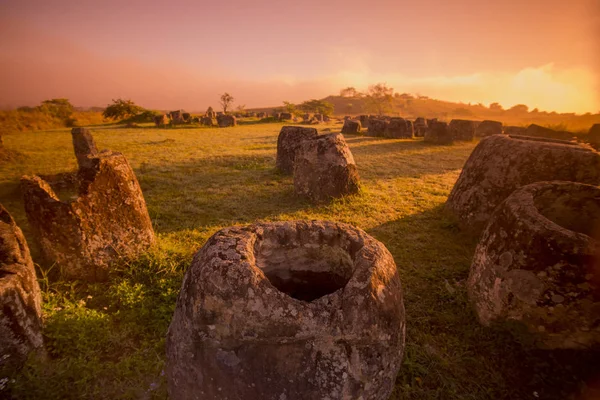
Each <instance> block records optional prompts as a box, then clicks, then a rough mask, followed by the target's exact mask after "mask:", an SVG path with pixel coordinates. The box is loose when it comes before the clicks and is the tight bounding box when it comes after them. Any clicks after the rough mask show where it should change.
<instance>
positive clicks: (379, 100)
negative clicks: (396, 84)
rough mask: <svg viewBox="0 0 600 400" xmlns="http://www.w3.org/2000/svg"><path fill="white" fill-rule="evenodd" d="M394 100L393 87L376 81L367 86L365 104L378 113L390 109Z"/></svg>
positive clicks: (383, 112) (380, 113) (381, 113)
mask: <svg viewBox="0 0 600 400" xmlns="http://www.w3.org/2000/svg"><path fill="white" fill-rule="evenodd" d="M393 101H394V89H393V88H391V87H388V86H387V84H386V83H378V84H376V85H371V86H369V91H368V92H367V104H368V106H369V108H371V109H372V110H373V111H375V112H377V114H378V115H383V114H385V112H386V111H390V110H391V108H392V104H393Z"/></svg>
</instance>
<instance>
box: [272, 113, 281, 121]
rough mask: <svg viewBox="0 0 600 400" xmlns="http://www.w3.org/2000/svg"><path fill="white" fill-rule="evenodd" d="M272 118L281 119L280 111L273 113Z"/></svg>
mask: <svg viewBox="0 0 600 400" xmlns="http://www.w3.org/2000/svg"><path fill="white" fill-rule="evenodd" d="M273 118H275V119H276V120H280V119H281V113H273Z"/></svg>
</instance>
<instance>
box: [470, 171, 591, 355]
mask: <svg viewBox="0 0 600 400" xmlns="http://www.w3.org/2000/svg"><path fill="white" fill-rule="evenodd" d="M599 233H600V188H598V187H596V186H591V185H584V184H579V183H573V182H538V183H534V184H531V185H527V186H524V187H522V188H520V189H517V190H516V191H515V192H514V193H513V194H511V195H510V196H509V197H508V198H507V199H506V200H505V201H504V202H503V203H502V204H501V205H500V206H499V207H498V208H497V209H496V211H495V212H494V214H493V215H492V218H491V220H490V223H489V225H488V226H487V228H486V230H485V231H484V233H483V235H482V237H481V241H480V243H479V245H478V246H477V249H476V251H475V257H474V258H473V264H472V266H471V273H470V276H469V281H468V290H469V295H470V298H471V301H472V303H473V304H474V306H475V309H476V311H477V315H478V316H479V319H480V321H481V322H482V323H483V324H485V325H489V324H491V323H493V322H506V321H512V322H515V323H518V324H520V325H523V326H524V327H525V328H526V330H527V331H528V332H529V333H530V334H531V335H532V336H533V337H534V338H535V339H536V340H537V342H538V344H539V345H540V346H542V347H549V348H587V347H593V346H598V345H600V327H598V325H597V324H598V321H600V296H598V293H599V290H600V270H599V269H598V267H600V264H596V263H597V262H598V259H597V257H598V256H599V255H600V241H599V240H598V239H600V237H599V236H598V234H599ZM593 237H595V239H594V238H593Z"/></svg>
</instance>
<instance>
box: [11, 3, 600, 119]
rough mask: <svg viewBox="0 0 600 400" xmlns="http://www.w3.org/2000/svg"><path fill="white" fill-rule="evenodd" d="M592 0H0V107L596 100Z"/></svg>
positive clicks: (564, 106)
mask: <svg viewBox="0 0 600 400" xmlns="http://www.w3.org/2000/svg"><path fill="white" fill-rule="evenodd" d="M599 11H600V2H598V1H597V0H573V1H571V2H566V1H564V0H527V1H522V0H507V1H500V2H494V3H490V2H483V1H475V0H456V1H433V0H425V1H418V2H417V1H399V0H393V1H386V0H371V1H327V0H318V1H316V0H306V1H302V2H293V3H289V4H288V3H287V2H281V1H273V0H257V1H251V2H250V1H240V0H232V1H228V2H219V1H215V2H210V3H209V2H204V1H140V0H131V1H113V0H108V1H102V2H100V1H86V0H78V1H70V0H56V1H6V0H5V1H1V2H0V15H1V16H0V37H1V38H2V39H1V41H0V71H1V72H2V74H0V85H1V87H2V91H1V92H0V106H3V107H14V106H20V105H35V104H37V103H39V102H40V101H41V100H44V99H48V98H56V97H66V98H69V99H70V100H71V102H72V103H74V104H76V105H80V106H103V105H106V104H107V103H109V102H110V101H111V99H113V98H117V97H123V98H131V99H133V100H134V101H136V102H137V103H138V104H140V105H142V106H144V107H148V108H155V109H169V108H184V109H187V110H190V111H194V110H204V109H206V107H208V106H209V105H212V106H217V105H218V96H219V94H220V93H223V92H224V91H228V92H230V93H231V94H233V95H234V97H235V98H236V104H245V105H246V107H259V106H275V105H280V104H281V103H282V101H283V100H287V101H292V102H299V101H303V100H306V99H308V98H319V97H324V96H327V95H330V94H335V93H337V92H338V91H339V89H340V88H342V87H345V86H355V87H356V88H358V89H361V90H364V89H366V88H367V86H368V85H369V84H372V83H377V82H387V84H388V85H389V86H392V87H394V88H395V89H396V91H397V92H400V93H404V92H408V93H413V94H422V95H427V96H429V97H432V98H437V99H442V100H450V101H462V102H465V103H467V102H473V103H478V102H481V103H484V104H486V105H487V104H489V103H491V102H500V103H501V104H502V105H504V106H505V107H510V106H512V105H514V104H519V103H523V104H527V105H528V106H529V107H530V108H535V107H537V108H539V109H540V110H547V111H558V112H577V113H584V112H598V111H599V110H600V97H599V90H598V89H599V74H598V70H599V69H598V66H599V60H598V58H597V57H598V55H599V54H600V46H599V43H598V38H599V37H600V12H599Z"/></svg>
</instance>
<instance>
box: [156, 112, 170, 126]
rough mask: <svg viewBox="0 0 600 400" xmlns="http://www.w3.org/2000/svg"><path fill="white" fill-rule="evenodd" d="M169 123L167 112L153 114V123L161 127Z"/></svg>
mask: <svg viewBox="0 0 600 400" xmlns="http://www.w3.org/2000/svg"><path fill="white" fill-rule="evenodd" d="M168 124H169V117H168V116H167V114H162V115H155V116H154V125H156V126H158V127H161V126H165V125H168Z"/></svg>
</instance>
